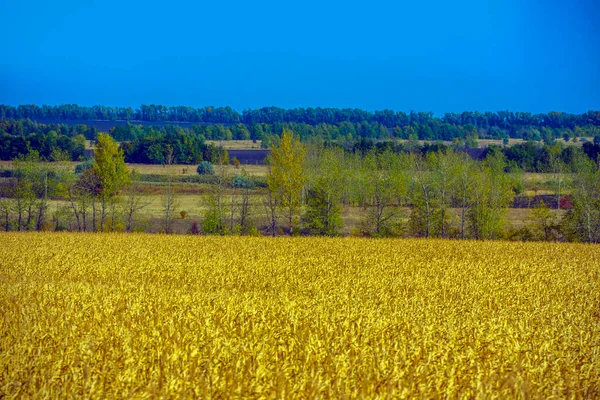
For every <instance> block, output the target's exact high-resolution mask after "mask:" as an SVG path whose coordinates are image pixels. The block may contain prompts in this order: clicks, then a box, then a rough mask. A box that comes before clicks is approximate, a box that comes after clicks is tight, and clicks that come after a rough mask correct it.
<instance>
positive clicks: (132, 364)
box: [0, 233, 600, 398]
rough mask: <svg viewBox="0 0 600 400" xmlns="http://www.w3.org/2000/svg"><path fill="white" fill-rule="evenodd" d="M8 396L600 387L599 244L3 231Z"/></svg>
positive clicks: (434, 393) (0, 336)
mask: <svg viewBox="0 0 600 400" xmlns="http://www.w3.org/2000/svg"><path fill="white" fill-rule="evenodd" d="M0 315H1V317H0V397H3V396H6V397H7V398H23V397H43V398H64V397H76V398H122V397H134V398H140V397H152V396H158V397H180V396H183V397H200V398H230V397H251V398H256V397H261V398H262V397H264V398H267V397H269V398H315V397H317V398H330V397H350V398H374V397H379V398H387V397H393V398H398V397H404V398H414V397H426V398H431V397H449V398H465V397H466V398H473V397H484V398H491V397H498V398H514V397H533V398H563V397H575V398H581V397H588V398H598V397H600V246H592V245H578V244H551V243H525V244H521V243H508V242H469V241H465V242H461V241H441V240H417V239H411V240H395V239H394V240H373V239H354V238H343V239H323V238H276V239H273V238H237V237H195V236H161V235H127V234H76V233H71V234H69V233H64V234H62V233H61V234H57V233H52V234H37V233H23V234H18V233H9V234H0Z"/></svg>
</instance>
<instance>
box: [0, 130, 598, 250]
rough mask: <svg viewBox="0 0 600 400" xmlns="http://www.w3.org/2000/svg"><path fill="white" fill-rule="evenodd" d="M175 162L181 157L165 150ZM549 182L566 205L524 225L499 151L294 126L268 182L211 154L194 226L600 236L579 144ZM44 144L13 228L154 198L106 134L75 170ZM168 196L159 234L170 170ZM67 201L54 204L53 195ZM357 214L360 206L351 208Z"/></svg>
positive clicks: (130, 223)
mask: <svg viewBox="0 0 600 400" xmlns="http://www.w3.org/2000/svg"><path fill="white" fill-rule="evenodd" d="M166 150H167V152H166V155H165V160H164V163H165V164H172V163H174V162H175V161H176V156H175V150H174V148H173V146H171V145H167V146H166ZM549 157H550V161H549V166H550V167H551V170H550V171H549V172H550V175H549V176H550V178H549V179H550V180H551V188H552V193H553V194H552V196H554V197H555V199H556V201H555V202H554V206H553V207H555V208H556V209H557V210H551V209H550V207H549V206H548V205H546V204H544V202H543V201H540V202H538V203H537V204H536V206H535V207H534V208H532V209H531V210H530V211H529V215H528V216H527V219H526V221H525V222H527V223H526V225H525V226H524V227H521V228H514V227H510V226H509V225H508V224H507V216H508V211H509V208H510V205H511V204H512V202H513V199H514V198H515V196H516V195H517V194H520V193H522V191H523V170H522V169H521V168H519V166H518V165H514V164H511V163H510V162H509V160H507V157H506V155H505V153H504V152H503V151H502V149H501V148H499V147H495V148H492V149H491V150H490V151H488V152H487V154H486V156H485V158H484V159H483V160H481V161H478V160H474V159H473V158H471V157H469V155H468V154H466V153H464V152H458V151H454V150H453V149H451V148H442V149H439V150H438V151H435V152H434V151H430V152H426V153H422V152H395V151H392V150H390V149H386V148H376V147H373V148H370V149H367V150H366V151H364V152H360V151H357V152H349V151H347V150H345V149H344V148H343V147H340V146H329V145H320V144H305V143H302V142H301V141H300V140H299V138H298V136H296V135H294V134H293V133H292V132H290V131H284V132H283V134H282V136H281V138H280V140H278V142H277V143H276V144H274V145H273V148H272V150H271V157H270V163H269V172H268V175H267V178H266V181H267V185H266V188H257V187H256V183H255V181H254V180H253V179H251V178H250V177H249V176H248V175H247V174H246V173H245V172H244V171H243V169H241V170H238V169H235V170H234V171H235V172H234V173H231V172H230V171H231V169H229V168H226V165H225V164H226V163H227V160H226V157H221V159H219V160H218V161H217V162H216V163H215V164H212V163H209V162H208V161H203V162H201V163H200V164H199V166H198V173H200V174H204V175H210V176H211V177H212V179H211V184H210V185H208V186H207V187H206V190H203V194H202V195H201V202H202V205H203V207H202V211H201V214H202V216H201V221H200V223H193V224H192V225H191V226H190V232H191V233H205V234H221V235H224V234H259V232H262V233H264V234H268V235H284V234H288V235H327V236H337V235H340V234H341V233H342V232H343V228H344V226H343V223H344V220H345V219H344V218H343V217H344V213H345V212H356V215H355V218H358V219H359V222H358V223H357V224H355V227H354V229H353V231H352V234H355V235H361V236H370V237H390V236H414V237H425V238H430V237H440V238H455V239H479V240H489V239H501V238H509V239H515V240H571V241H583V242H594V243H597V242H600V170H599V168H598V163H597V162H594V161H593V160H592V159H590V158H589V157H587V156H586V155H585V154H584V153H583V150H581V149H575V150H574V151H573V154H572V157H571V158H570V159H569V160H568V162H565V160H564V159H563V158H561V157H560V155H559V154H558V153H556V152H554V153H550V155H549ZM39 160H40V156H39V154H38V153H36V152H35V151H33V152H30V153H29V154H28V155H27V156H20V157H19V158H17V159H16V160H14V166H15V167H14V171H13V174H12V177H10V178H8V179H5V181H4V182H2V184H1V185H0V216H1V217H2V218H1V219H2V224H1V226H2V227H3V228H4V229H5V230H61V229H67V228H68V227H71V228H72V229H75V230H79V231H113V230H123V231H133V230H136V229H140V226H141V225H140V224H139V219H140V215H141V213H142V212H143V209H144V208H145V207H146V206H147V205H148V198H147V197H145V196H144V195H143V193H142V191H141V188H142V186H141V183H140V179H139V177H137V176H136V175H135V173H134V172H130V171H128V168H127V165H126V164H125V152H124V149H123V147H120V146H119V145H118V144H117V143H116V142H115V141H114V139H113V138H112V137H111V136H109V135H106V134H99V135H98V138H97V145H96V151H95V158H94V159H93V160H92V161H90V162H86V163H82V164H80V165H78V166H77V168H76V169H75V171H72V170H71V169H70V168H69V167H68V165H67V164H64V163H61V162H60V161H58V162H56V163H40V162H39ZM163 187H164V191H163V195H162V197H161V199H162V203H161V220H162V223H161V230H162V231H163V232H165V233H168V232H172V231H173V221H174V220H175V219H176V218H178V217H177V216H178V212H179V215H180V216H181V218H185V217H186V215H185V214H187V213H186V212H185V211H182V210H180V206H179V195H178V191H177V188H176V181H175V180H174V179H173V177H172V176H170V175H169V176H167V180H166V182H165V184H164V185H163ZM58 199H61V200H62V202H59V203H55V204H54V206H53V207H51V206H50V204H51V200H58ZM349 210H350V211H349Z"/></svg>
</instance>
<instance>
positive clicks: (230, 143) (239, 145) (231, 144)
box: [206, 140, 261, 150]
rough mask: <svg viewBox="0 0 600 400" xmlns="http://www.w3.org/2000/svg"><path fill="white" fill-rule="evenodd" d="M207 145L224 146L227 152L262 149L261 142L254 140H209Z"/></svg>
mask: <svg viewBox="0 0 600 400" xmlns="http://www.w3.org/2000/svg"><path fill="white" fill-rule="evenodd" d="M206 143H207V144H214V145H215V146H222V147H223V148H224V149H225V150H254V149H260V145H261V141H260V140H257V141H256V143H255V142H254V141H252V140H207V141H206Z"/></svg>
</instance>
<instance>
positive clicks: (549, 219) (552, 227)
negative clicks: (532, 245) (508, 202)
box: [526, 200, 558, 241]
mask: <svg viewBox="0 0 600 400" xmlns="http://www.w3.org/2000/svg"><path fill="white" fill-rule="evenodd" d="M526 220H527V221H528V222H529V227H530V229H531V233H532V235H533V238H534V239H536V240H546V241H548V240H553V239H554V240H556V239H557V231H558V226H557V224H556V219H555V216H554V215H553V214H552V210H550V209H549V208H548V206H547V205H546V203H544V200H540V202H539V203H538V204H537V205H536V206H535V207H533V208H532V209H531V211H530V212H529V215H528V216H527V218H526Z"/></svg>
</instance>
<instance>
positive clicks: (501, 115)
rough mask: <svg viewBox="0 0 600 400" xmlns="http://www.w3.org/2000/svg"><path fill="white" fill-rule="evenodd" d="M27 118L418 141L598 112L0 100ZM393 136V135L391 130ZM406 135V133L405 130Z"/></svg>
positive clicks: (592, 117) (540, 132)
mask: <svg viewBox="0 0 600 400" xmlns="http://www.w3.org/2000/svg"><path fill="white" fill-rule="evenodd" d="M27 118H28V119H32V120H53V121H73V120H109V121H117V120H120V121H144V122H173V123H177V122H188V123H193V122H197V123H204V124H225V125H231V124H233V125H235V124H243V125H247V126H248V125H252V124H277V123H288V124H289V123H296V124H307V125H312V126H316V125H320V124H328V125H336V126H339V125H341V124H342V123H345V122H347V123H352V124H362V123H369V124H373V123H377V124H380V125H382V126H384V127H386V128H388V129H389V130H391V131H392V134H393V130H395V129H396V128H400V129H403V130H404V129H405V127H413V129H416V130H417V132H416V133H417V135H418V136H419V138H420V139H422V140H452V139H453V138H455V137H459V136H458V132H457V131H456V130H457V128H462V129H459V130H462V131H467V132H469V131H472V130H473V129H474V130H475V131H476V132H477V133H478V134H479V136H480V137H482V138H483V137H487V138H493V139H502V138H504V137H511V138H523V139H536V138H537V137H540V138H544V137H545V136H553V137H562V136H571V137H582V136H592V137H593V136H596V135H598V134H600V131H599V127H600V111H592V110H590V111H588V112H586V113H583V114H571V113H563V112H548V113H538V114H533V113H528V112H512V111H498V112H483V113H482V112H478V111H473V112H471V111H466V112H462V113H446V114H444V115H443V116H441V117H436V116H434V115H433V113H432V112H415V111H410V112H409V113H405V112H402V111H393V110H381V111H374V112H370V111H365V110H360V109H351V108H344V109H339V108H321V107H317V108H294V109H283V108H279V107H263V108H259V109H252V110H251V109H247V110H243V111H242V112H241V113H240V112H237V111H235V110H233V109H232V108H231V107H212V106H207V107H202V108H193V107H185V106H171V107H169V106H164V105H154V104H150V105H142V106H140V108H136V109H134V108H131V107H106V106H92V107H85V106H78V105H75V104H65V105H58V106H48V105H43V106H37V105H19V106H17V107H13V106H10V105H0V119H27ZM396 136H398V135H396ZM407 136H408V135H407Z"/></svg>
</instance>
